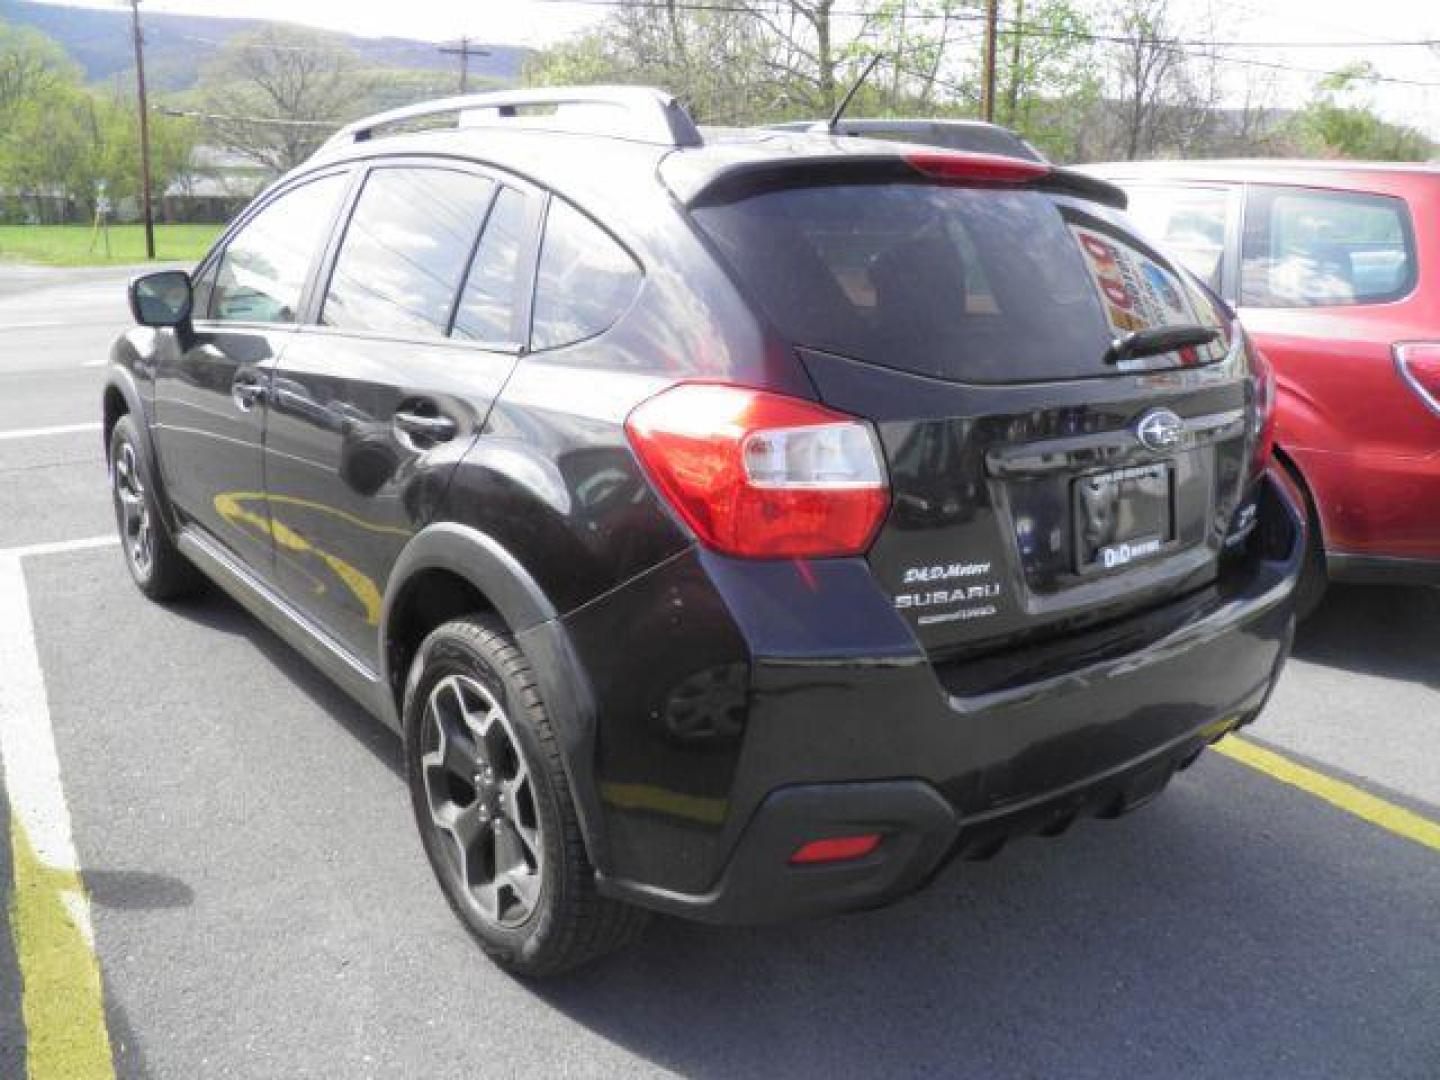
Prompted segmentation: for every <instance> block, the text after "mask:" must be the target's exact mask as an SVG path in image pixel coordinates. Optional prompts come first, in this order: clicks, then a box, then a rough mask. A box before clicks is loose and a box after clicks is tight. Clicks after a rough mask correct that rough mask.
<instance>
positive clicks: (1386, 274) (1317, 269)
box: [1240, 187, 1415, 308]
mask: <svg viewBox="0 0 1440 1080" xmlns="http://www.w3.org/2000/svg"><path fill="white" fill-rule="evenodd" d="M1241 258H1242V266H1241V271H1240V303H1241V304H1242V305H1246V306H1250V307H1271V308H1295V307H1342V306H1347V305H1353V304H1378V303H1385V302H1387V301H1391V300H1398V299H1400V298H1401V297H1403V296H1404V295H1405V294H1407V293H1408V292H1410V290H1411V289H1413V288H1414V287H1415V235H1414V230H1413V229H1412V228H1411V225H1410V212H1409V210H1408V208H1407V207H1406V205H1405V201H1404V200H1403V199H1397V198H1392V197H1390V196H1388V195H1364V194H1358V193H1355V192H1347V191H1319V190H1315V189H1310V188H1282V187H1256V188H1252V189H1251V191H1250V196H1249V199H1248V200H1247V204H1246V208H1245V241H1244V244H1243V246H1242V248H1241Z"/></svg>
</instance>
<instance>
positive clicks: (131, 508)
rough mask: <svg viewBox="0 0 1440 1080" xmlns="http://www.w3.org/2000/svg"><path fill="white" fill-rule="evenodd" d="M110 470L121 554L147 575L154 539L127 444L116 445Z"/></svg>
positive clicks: (132, 450)
mask: <svg viewBox="0 0 1440 1080" xmlns="http://www.w3.org/2000/svg"><path fill="white" fill-rule="evenodd" d="M112 472H113V479H112V483H113V485H114V488H115V501H116V504H117V505H118V507H119V510H120V534H121V535H120V538H121V542H122V543H124V545H125V556H126V558H128V559H129V560H130V564H131V565H132V566H133V567H134V568H135V572H136V573H137V574H138V575H139V576H140V577H142V578H144V577H149V576H150V570H151V568H152V566H153V565H154V563H155V547H154V540H155V538H154V533H153V526H152V522H151V520H150V503H149V502H148V501H147V500H146V498H145V482H144V481H143V480H141V478H140V465H139V462H138V460H137V459H136V457H135V447H134V446H133V445H132V444H131V443H128V442H125V443H122V444H121V445H120V450H119V452H118V453H117V454H116V455H115V465H114V468H113V470H112Z"/></svg>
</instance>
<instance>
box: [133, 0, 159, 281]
mask: <svg viewBox="0 0 1440 1080" xmlns="http://www.w3.org/2000/svg"><path fill="white" fill-rule="evenodd" d="M130 23H131V30H132V32H133V34H134V37H135V89H136V91H137V92H138V96H139V102H138V105H139V111H140V205H141V206H142V207H143V208H144V212H145V258H147V259H154V258H155V210H154V208H153V207H152V206H151V205H150V106H149V105H148V104H147V103H146V100H145V47H144V38H143V37H142V36H141V34H140V0H130Z"/></svg>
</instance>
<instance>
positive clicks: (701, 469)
mask: <svg viewBox="0 0 1440 1080" xmlns="http://www.w3.org/2000/svg"><path fill="white" fill-rule="evenodd" d="M625 432H626V434H627V435H628V436H629V439H630V445H631V446H632V447H633V448H634V450H635V453H636V455H637V456H638V457H639V458H640V461H641V463H642V464H643V465H644V466H645V469H646V471H647V472H648V473H649V474H650V477H651V479H652V480H654V482H655V484H656V486H657V487H658V488H659V489H660V491H661V493H662V494H663V495H664V496H665V498H666V500H667V501H668V502H669V503H670V505H671V507H673V508H674V510H675V512H676V513H678V514H679V515H680V517H681V518H683V519H684V520H685V523H686V524H687V525H689V526H690V528H691V529H693V530H694V531H695V534H696V536H698V537H699V538H700V542H701V543H703V544H705V545H706V546H707V547H710V548H713V549H714V550H716V551H719V552H722V553H723V554H726V555H740V556H744V557H747V558H759V559H766V558H802V557H811V558H814V557H821V556H837V555H858V554H861V553H862V552H864V551H865V550H866V548H868V547H869V546H870V541H871V540H872V539H873V538H874V536H875V532H876V530H877V529H878V528H879V527H880V523H881V522H882V521H884V519H885V514H886V512H887V511H888V510H889V506H890V494H889V486H888V484H887V482H886V477H885V465H884V461H883V458H882V457H881V453H880V447H879V444H878V441H877V440H876V437H875V433H874V431H873V430H872V429H871V427H870V425H869V424H868V423H865V422H864V421H862V420H857V419H855V418H854V417H851V416H846V415H845V414H844V413H837V412H833V411H831V410H829V409H826V408H824V407H823V406H820V405H817V404H815V403H814V402H810V401H803V400H800V399H798V398H791V397H785V396H783V395H780V394H771V393H767V392H765V391H761V390H749V389H745V388H743V387H738V386H724V385H720V384H715V383H682V384H680V385H679V386H675V387H672V388H671V389H669V390H666V391H664V392H663V393H660V394H657V395H656V396H655V397H653V398H651V399H650V400H648V401H646V402H644V403H642V404H641V405H640V406H639V407H637V408H636V409H635V411H634V412H632V413H631V414H630V417H629V419H628V420H626V421H625Z"/></svg>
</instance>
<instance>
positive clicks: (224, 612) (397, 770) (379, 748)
mask: <svg viewBox="0 0 1440 1080" xmlns="http://www.w3.org/2000/svg"><path fill="white" fill-rule="evenodd" d="M166 606H167V608H168V609H169V610H170V612H171V613H172V614H174V615H177V616H179V617H180V618H183V619H188V620H189V621H190V622H193V623H195V624H196V625H197V626H203V627H205V628H206V629H207V630H212V631H220V632H221V633H225V634H232V635H235V636H237V637H242V638H244V639H245V640H247V641H249V642H250V643H251V644H252V645H254V646H255V648H256V649H257V650H259V652H260V653H261V654H262V655H263V656H264V657H265V660H266V661H267V662H268V663H270V664H273V665H274V666H275V668H276V669H277V670H279V671H282V672H284V674H285V676H286V678H288V679H289V680H290V681H291V682H292V683H293V684H294V685H295V688H296V689H297V690H300V691H301V692H302V693H304V694H305V695H306V696H307V697H309V698H310V700H311V701H313V702H314V703H315V705H316V706H318V707H319V708H321V709H323V710H324V711H325V712H326V713H328V714H329V715H330V716H332V717H333V718H334V719H335V721H336V722H337V723H339V724H340V725H341V726H342V727H343V728H344V729H345V730H346V731H347V732H349V733H350V734H351V735H353V736H354V737H355V741H356V742H358V743H359V744H360V745H361V746H363V747H365V749H367V750H369V751H370V752H371V753H372V754H374V755H375V758H376V760H377V761H379V762H380V763H381V764H382V765H384V766H385V767H386V768H387V769H389V770H390V771H391V772H393V773H394V774H395V776H396V777H397V778H399V779H401V780H402V782H403V780H404V776H405V758H404V748H403V747H402V746H401V743H400V739H399V737H398V736H397V735H396V734H395V733H394V732H393V731H391V730H390V729H389V728H387V727H386V726H385V725H384V724H382V723H381V722H380V721H379V720H377V719H376V718H375V717H373V716H371V715H370V713H368V712H367V711H366V710H365V709H364V708H362V707H361V706H360V705H359V704H358V703H357V702H355V701H353V700H352V699H351V698H350V697H349V696H348V695H346V694H345V692H344V691H343V690H341V689H340V688H339V687H338V686H336V685H335V684H334V683H333V682H331V681H330V680H329V679H328V678H326V677H325V676H324V675H323V674H321V672H320V670H319V669H318V668H316V667H315V665H314V664H312V663H311V662H310V661H309V660H307V659H305V657H304V656H302V655H301V654H300V653H298V652H297V651H296V650H294V649H292V648H291V647H290V646H289V645H288V644H286V643H285V641H284V639H283V638H281V637H280V636H279V635H277V634H276V633H275V632H274V631H272V630H271V629H270V628H269V627H268V626H266V625H265V624H264V623H262V622H261V621H260V620H259V619H257V618H255V617H254V616H253V615H251V614H250V613H249V612H248V611H246V610H245V609H244V608H243V607H241V606H240V605H239V604H238V603H236V602H235V601H234V600H232V599H231V598H230V597H229V596H227V595H226V594H225V593H224V592H222V591H221V590H220V589H219V588H218V587H216V586H213V585H207V586H206V587H205V588H204V589H202V590H201V592H200V593H199V595H197V596H194V597H192V598H189V599H186V600H182V601H179V602H176V603H172V604H167V605H166Z"/></svg>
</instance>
